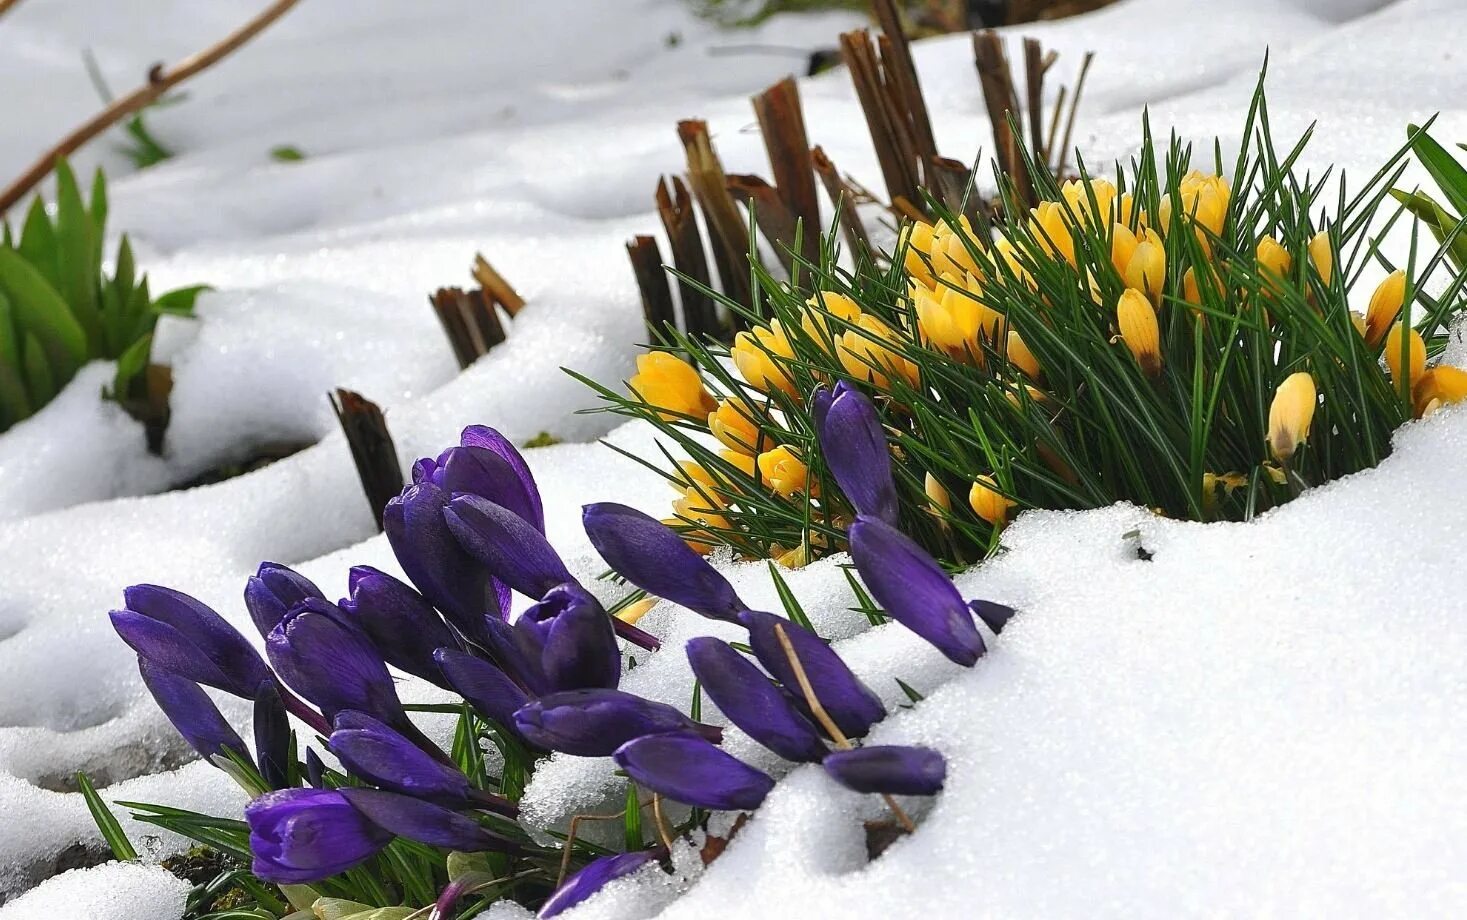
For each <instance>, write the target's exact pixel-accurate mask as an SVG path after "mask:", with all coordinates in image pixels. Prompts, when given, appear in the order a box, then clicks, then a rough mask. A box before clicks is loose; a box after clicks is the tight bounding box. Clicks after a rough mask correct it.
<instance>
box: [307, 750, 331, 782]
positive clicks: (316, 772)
mask: <svg viewBox="0 0 1467 920" xmlns="http://www.w3.org/2000/svg"><path fill="white" fill-rule="evenodd" d="M306 782H308V783H310V784H311V785H312V786H315V787H316V788H317V789H324V788H325V787H326V764H325V763H324V762H322V760H321V755H320V754H317V753H316V749H315V748H306Z"/></svg>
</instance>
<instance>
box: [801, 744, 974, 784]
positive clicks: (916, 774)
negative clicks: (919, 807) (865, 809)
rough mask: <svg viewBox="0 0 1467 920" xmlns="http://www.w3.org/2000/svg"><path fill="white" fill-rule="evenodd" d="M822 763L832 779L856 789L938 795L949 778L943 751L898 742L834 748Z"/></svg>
mask: <svg viewBox="0 0 1467 920" xmlns="http://www.w3.org/2000/svg"><path fill="white" fill-rule="evenodd" d="M821 766H823V767H824V768H825V772H826V773H829V774H830V777H831V779H833V780H835V781H836V782H838V783H840V784H841V785H842V786H845V787H846V788H847V789H852V790H855V791H856V792H884V793H887V794H888V795H936V794H937V793H938V792H940V791H942V782H943V780H944V779H946V778H947V761H945V760H943V759H942V755H941V754H939V753H937V752H936V751H934V750H932V748H925V747H906V746H903V745H897V744H881V745H874V746H872V747H863V748H853V749H851V750H848V751H831V752H830V754H829V755H828V756H827V757H826V758H825V760H824V762H823V763H822V764H821Z"/></svg>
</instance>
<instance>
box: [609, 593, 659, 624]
mask: <svg viewBox="0 0 1467 920" xmlns="http://www.w3.org/2000/svg"><path fill="white" fill-rule="evenodd" d="M660 600H662V598H660V597H653V596H651V595H650V594H649V595H647V596H646V597H644V598H642V599H641V600H639V601H637V602H636V603H635V604H630V605H628V606H626V607H623V608H622V609H620V610H618V611H617V612H616V618H617V619H618V620H621V621H622V622H623V623H626V624H627V625H628V626H635V625H636V623H637V621H638V620H640V619H641V618H642V617H644V616H646V615H647V611H649V610H651V609H652V608H653V607H656V606H657V602H658V601H660Z"/></svg>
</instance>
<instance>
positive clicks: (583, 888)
mask: <svg viewBox="0 0 1467 920" xmlns="http://www.w3.org/2000/svg"><path fill="white" fill-rule="evenodd" d="M656 860H657V856H656V854H654V853H651V852H649V851H647V850H639V851H637V852H635V853H618V854H616V855H615V856H602V857H600V858H598V859H593V860H592V861H591V862H589V863H587V864H586V867H585V868H583V869H581V870H580V871H579V872H577V873H575V874H574V875H572V876H571V877H570V878H568V879H566V880H565V882H564V884H562V885H561V886H560V887H559V888H557V889H555V893H554V894H552V895H551V896H550V900H548V901H546V902H545V903H544V904H543V905H541V907H540V912H539V913H538V914H536V915H535V916H536V917H538V918H540V920H549V918H551V917H554V916H556V915H557V914H560V913H562V912H563V911H567V910H570V909H571V908H572V907H575V906H576V905H577V904H579V903H581V902H582V901H584V900H586V899H587V898H589V897H590V896H591V895H593V894H595V893H596V892H598V891H600V890H601V889H602V888H604V887H606V885H607V883H608V882H614V881H616V880H617V879H619V878H622V877H624V876H628V875H631V874H632V873H633V872H636V871H637V870H639V869H641V868H642V867H643V866H645V865H647V864H648V863H651V862H655V861H656Z"/></svg>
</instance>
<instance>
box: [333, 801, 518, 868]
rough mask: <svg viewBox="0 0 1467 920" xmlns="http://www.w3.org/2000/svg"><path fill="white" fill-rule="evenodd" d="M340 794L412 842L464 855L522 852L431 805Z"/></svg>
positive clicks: (470, 820) (471, 822)
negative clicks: (489, 852)
mask: <svg viewBox="0 0 1467 920" xmlns="http://www.w3.org/2000/svg"><path fill="white" fill-rule="evenodd" d="M338 791H339V792H340V793H341V795H342V797H344V798H345V799H346V800H347V802H349V803H351V806H352V807H353V808H355V809H356V810H357V811H359V812H361V813H362V814H363V815H365V816H366V817H367V819H368V820H369V821H371V822H372V823H373V824H375V825H377V826H378V827H380V828H382V829H383V830H386V831H391V832H392V833H394V834H396V835H398V836H400V837H406V838H408V839H409V840H416V841H418V842H419V843H426V844H428V845H429V846H434V847H443V848H445V849H449V850H458V851H460V852H463V853H479V852H483V851H485V850H493V851H495V852H500V853H517V852H519V849H520V846H519V844H517V843H515V842H514V841H513V840H510V839H509V838H507V837H501V836H500V835H498V834H495V833H492V832H490V831H487V830H485V829H484V828H483V827H481V826H480V824H479V822H477V821H475V820H474V819H473V818H468V817H465V816H464V815H461V814H459V813H458V812H455V811H451V810H449V809H447V808H444V807H443V806H441V805H434V804H433V803H432V802H425V801H423V800H422V799H415V798H413V797H412V796H407V795H398V794H397V793H395V792H384V791H383V790H381V789H363V788H360V787H352V788H344V789H340V790H338Z"/></svg>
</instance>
